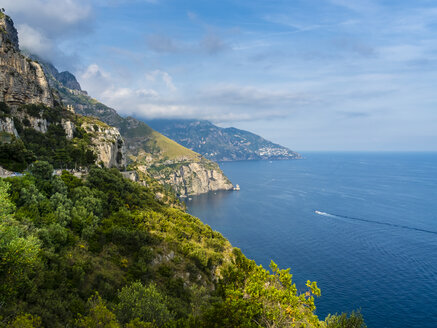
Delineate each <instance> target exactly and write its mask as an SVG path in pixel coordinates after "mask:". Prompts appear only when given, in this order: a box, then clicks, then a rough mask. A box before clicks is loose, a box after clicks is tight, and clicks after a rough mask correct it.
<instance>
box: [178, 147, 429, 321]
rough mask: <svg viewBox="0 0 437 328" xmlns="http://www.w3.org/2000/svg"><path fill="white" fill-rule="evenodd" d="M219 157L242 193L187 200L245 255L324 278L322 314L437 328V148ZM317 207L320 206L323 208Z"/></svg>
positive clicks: (299, 278) (299, 276)
mask: <svg viewBox="0 0 437 328" xmlns="http://www.w3.org/2000/svg"><path fill="white" fill-rule="evenodd" d="M303 155H304V157H305V158H304V159H303V160H295V161H273V162H268V161H247V162H229V163H221V167H222V169H223V170H224V172H225V173H226V174H227V176H228V177H229V178H230V179H231V180H232V181H233V183H238V184H240V186H241V191H239V192H236V191H235V192H217V193H210V194H207V195H202V196H197V197H193V198H192V199H191V200H186V203H187V207H188V211H189V212H190V213H191V214H193V215H195V216H197V217H199V218H201V220H202V221H203V222H205V223H207V224H209V225H210V226H211V227H212V228H213V229H215V230H217V231H219V232H221V233H222V234H223V235H224V236H225V237H227V238H228V239H229V240H230V241H231V243H232V244H233V246H236V247H239V248H241V249H242V251H243V252H244V253H245V254H246V256H247V257H249V258H251V259H254V260H256V262H257V263H259V264H262V265H263V266H264V267H268V265H269V263H270V260H274V261H275V262H276V263H277V264H278V265H279V266H280V267H281V268H288V267H290V268H291V272H292V273H293V280H294V282H295V283H296V285H297V287H298V288H299V289H300V290H304V289H305V282H306V280H307V279H309V280H312V281H313V280H314V281H317V283H318V286H319V287H320V288H321V290H322V296H321V297H320V298H318V299H316V306H317V314H318V315H319V317H320V318H324V317H325V316H326V315H327V314H328V313H335V312H343V311H352V310H354V309H360V308H361V312H362V313H363V315H364V317H365V320H366V323H367V325H368V327H370V328H375V327H430V328H431V327H437V153H304V154H303ZM315 211H318V213H316V212H315Z"/></svg>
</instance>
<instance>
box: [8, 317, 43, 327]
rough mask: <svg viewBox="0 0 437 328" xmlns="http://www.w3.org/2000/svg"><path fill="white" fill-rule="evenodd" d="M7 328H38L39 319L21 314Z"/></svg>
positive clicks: (39, 325) (39, 324)
mask: <svg viewBox="0 0 437 328" xmlns="http://www.w3.org/2000/svg"><path fill="white" fill-rule="evenodd" d="M8 327H9V328H39V327H41V318H40V317H38V316H33V315H31V314H22V315H19V316H17V317H16V318H15V319H14V321H12V322H11V323H10V324H9V325H8Z"/></svg>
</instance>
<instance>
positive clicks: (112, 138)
mask: <svg viewBox="0 0 437 328" xmlns="http://www.w3.org/2000/svg"><path fill="white" fill-rule="evenodd" d="M81 122H82V124H81V127H82V128H83V129H85V131H86V132H87V133H88V135H89V136H91V144H92V147H93V149H94V151H95V153H96V155H97V163H103V165H104V166H106V167H117V168H124V167H125V166H126V147H125V144H124V140H123V138H122V136H121V134H120V132H119V131H118V129H117V128H114V127H112V126H109V125H107V124H105V123H103V122H101V121H99V120H97V119H94V118H91V117H87V118H83V119H82V120H81Z"/></svg>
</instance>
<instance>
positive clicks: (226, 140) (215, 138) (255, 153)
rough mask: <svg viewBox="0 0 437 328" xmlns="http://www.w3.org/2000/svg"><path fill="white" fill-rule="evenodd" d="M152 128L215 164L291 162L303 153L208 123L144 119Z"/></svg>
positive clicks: (232, 128) (191, 120)
mask: <svg viewBox="0 0 437 328" xmlns="http://www.w3.org/2000/svg"><path fill="white" fill-rule="evenodd" d="M144 121H145V122H146V123H148V124H149V125H150V126H151V127H152V128H154V129H155V130H157V131H158V132H161V133H162V134H164V135H165V136H167V137H169V138H171V139H173V140H175V141H177V142H178V143H180V144H181V145H183V146H185V147H187V148H189V149H192V150H194V151H196V152H198V153H200V154H202V155H203V156H205V157H206V158H208V159H211V160H214V161H239V160H288V159H300V158H301V156H300V154H298V153H296V152H294V151H292V150H290V149H288V148H286V147H284V146H281V145H279V144H275V143H273V142H271V141H269V140H266V139H264V138H263V137H261V136H259V135H256V134H255V133H252V132H249V131H245V130H241V129H237V128H234V127H229V128H222V127H219V126H216V125H214V124H213V123H211V122H210V121H207V120H194V119H186V120H182V119H155V120H144Z"/></svg>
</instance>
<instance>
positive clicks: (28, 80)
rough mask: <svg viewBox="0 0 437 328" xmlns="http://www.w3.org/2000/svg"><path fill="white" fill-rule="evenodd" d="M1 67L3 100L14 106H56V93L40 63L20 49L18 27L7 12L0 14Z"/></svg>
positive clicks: (0, 81)
mask: <svg viewBox="0 0 437 328" xmlns="http://www.w3.org/2000/svg"><path fill="white" fill-rule="evenodd" d="M0 67H1V69H0V101H3V102H5V103H7V104H9V105H11V106H14V105H20V104H44V105H46V106H49V107H53V106H54V99H53V95H52V93H51V91H50V87H49V84H48V82H47V79H46V78H45V75H44V71H43V69H42V68H41V65H40V64H38V63H36V62H34V61H32V60H29V59H27V58H25V57H24V56H23V55H22V54H21V53H20V50H19V47H18V36H17V31H16V29H15V27H14V23H13V22H12V20H11V19H10V18H9V17H8V16H6V15H3V16H2V17H0Z"/></svg>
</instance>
